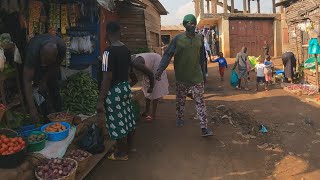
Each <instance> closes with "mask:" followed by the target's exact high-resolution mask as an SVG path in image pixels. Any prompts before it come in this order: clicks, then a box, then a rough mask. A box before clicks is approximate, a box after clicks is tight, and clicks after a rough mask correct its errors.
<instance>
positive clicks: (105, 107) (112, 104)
mask: <svg viewBox="0 0 320 180" xmlns="http://www.w3.org/2000/svg"><path fill="white" fill-rule="evenodd" d="M107 34H108V36H107V39H108V41H109V43H110V47H108V48H107V49H106V50H105V51H104V53H103V58H102V62H101V67H102V68H101V70H102V81H101V87H100V94H99V99H98V104H97V112H98V119H99V122H100V124H102V125H103V124H104V125H105V124H106V127H107V129H108V133H109V136H110V137H111V139H113V140H116V146H115V147H116V148H115V150H114V151H113V152H112V153H111V155H110V156H109V157H108V159H110V160H128V149H129V147H130V145H131V142H132V135H133V132H134V130H135V125H136V122H135V115H134V113H133V106H132V100H131V89H130V84H129V68H130V64H131V54H130V51H129V49H128V48H127V47H126V46H125V45H124V44H123V43H122V42H120V25H119V24H118V23H116V22H110V23H108V24H107ZM103 128H105V126H104V127H103Z"/></svg>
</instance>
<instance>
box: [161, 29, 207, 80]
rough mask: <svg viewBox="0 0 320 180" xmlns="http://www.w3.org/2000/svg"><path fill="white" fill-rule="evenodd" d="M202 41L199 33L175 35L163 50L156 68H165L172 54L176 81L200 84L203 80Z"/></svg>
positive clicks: (203, 59)
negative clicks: (191, 35)
mask: <svg viewBox="0 0 320 180" xmlns="http://www.w3.org/2000/svg"><path fill="white" fill-rule="evenodd" d="M204 53H205V51H204V43H203V38H202V36H201V35H195V36H194V37H189V36H187V35H186V33H182V34H179V35H177V36H176V37H175V38H174V39H173V40H172V41H171V43H170V44H169V46H168V48H167V50H166V51H165V53H164V55H163V57H162V60H161V62H160V64H159V68H158V70H161V71H163V70H165V69H166V68H167V67H168V65H169V63H170V61H171V59H172V57H173V56H174V71H175V76H176V81H177V82H179V83H183V84H186V85H196V84H200V83H202V82H203V80H204V75H205V74H204V73H203V72H204V62H205V56H204Z"/></svg>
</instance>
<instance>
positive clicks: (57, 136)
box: [41, 122, 71, 141]
mask: <svg viewBox="0 0 320 180" xmlns="http://www.w3.org/2000/svg"><path fill="white" fill-rule="evenodd" d="M59 123H60V124H62V125H64V126H65V127H66V130H64V131H61V132H46V131H45V129H46V127H48V126H50V125H52V124H55V122H54V123H49V124H46V125H43V126H42V127H41V131H42V132H45V133H46V134H47V136H48V141H62V140H64V139H66V138H67V137H68V136H69V130H70V127H71V126H70V124H69V123H66V122H59Z"/></svg>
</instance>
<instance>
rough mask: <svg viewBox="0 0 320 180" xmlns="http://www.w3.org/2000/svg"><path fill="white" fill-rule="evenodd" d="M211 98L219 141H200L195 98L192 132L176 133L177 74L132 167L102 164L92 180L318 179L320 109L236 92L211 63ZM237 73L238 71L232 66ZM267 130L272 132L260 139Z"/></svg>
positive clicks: (275, 95) (142, 130)
mask: <svg viewBox="0 0 320 180" xmlns="http://www.w3.org/2000/svg"><path fill="white" fill-rule="evenodd" d="M209 67H210V68H209V79H208V83H207V85H206V91H205V99H206V103H207V107H208V117H209V127H210V128H212V129H213V131H214V136H213V137H209V138H202V137H200V128H199V122H198V120H197V119H196V118H194V117H195V108H194V107H195V105H194V103H193V102H192V101H191V100H190V99H189V100H188V103H187V108H186V121H187V123H186V125H185V126H184V127H183V128H176V127H175V99H174V98H175V97H174V94H175V92H174V74H173V72H172V68H171V69H170V70H169V71H168V73H169V79H170V82H171V84H170V91H171V92H170V95H168V96H166V97H165V98H164V99H163V100H162V102H161V104H160V105H159V110H158V118H157V119H156V120H155V121H154V122H152V123H147V122H144V121H140V122H139V125H138V127H137V131H136V137H135V148H136V149H137V152H133V153H131V154H130V157H129V158H130V159H129V161H127V162H111V161H109V160H107V159H106V160H103V161H102V162H100V164H99V165H98V166H97V167H96V168H95V169H94V171H92V173H91V174H90V175H89V176H88V177H87V179H94V180H99V179H101V180H102V179H110V180H215V179H217V180H218V179H227V180H229V179H230V180H231V179H237V180H238V179H250V180H251V179H252V180H260V179H281V180H282V179H283V180H290V179H297V180H302V179H304V180H309V179H312V180H316V179H320V153H319V149H320V126H319V125H320V124H319V122H318V118H319V117H320V111H319V109H318V108H319V107H317V106H316V105H313V104H309V103H306V102H304V101H303V99H302V98H301V97H296V96H294V95H292V94H290V93H288V92H285V91H284V90H282V89H281V88H280V85H279V84H276V85H273V86H272V88H271V90H270V91H268V92H265V91H260V92H254V91H253V89H254V81H251V82H250V87H251V89H252V90H251V91H249V92H246V91H237V90H234V88H232V87H231V86H230V85H229V77H230V74H231V73H230V72H231V70H230V69H231V68H229V69H228V72H227V73H226V75H227V76H226V78H225V79H226V80H225V81H224V82H221V81H220V79H219V75H218V67H217V65H216V64H209ZM230 67H232V66H230ZM260 125H264V126H266V127H267V129H268V133H266V134H262V133H260V132H259V126H260Z"/></svg>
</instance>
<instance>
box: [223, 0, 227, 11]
mask: <svg viewBox="0 0 320 180" xmlns="http://www.w3.org/2000/svg"><path fill="white" fill-rule="evenodd" d="M223 13H228V0H223Z"/></svg>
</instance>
